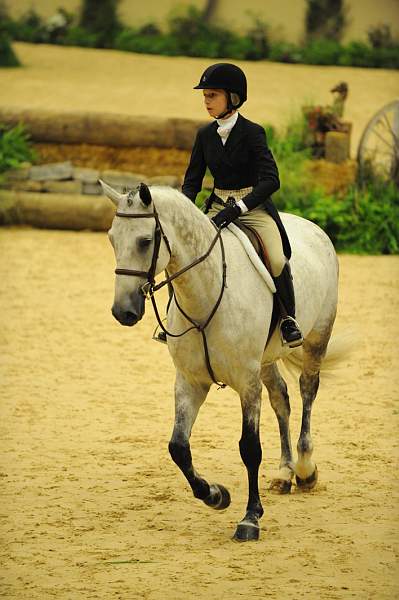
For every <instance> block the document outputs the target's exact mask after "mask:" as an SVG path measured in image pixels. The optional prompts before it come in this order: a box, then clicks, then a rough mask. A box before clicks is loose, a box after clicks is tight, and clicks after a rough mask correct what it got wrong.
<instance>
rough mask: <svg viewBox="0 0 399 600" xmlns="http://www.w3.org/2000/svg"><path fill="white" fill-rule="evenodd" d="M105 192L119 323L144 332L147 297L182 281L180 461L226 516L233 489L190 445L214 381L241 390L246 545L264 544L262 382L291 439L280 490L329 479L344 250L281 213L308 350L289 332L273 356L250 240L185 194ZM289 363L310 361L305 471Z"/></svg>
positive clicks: (175, 332)
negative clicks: (320, 418)
mask: <svg viewBox="0 0 399 600" xmlns="http://www.w3.org/2000/svg"><path fill="white" fill-rule="evenodd" d="M101 183H102V186H103V190H104V192H105V194H106V195H107V196H108V197H109V198H110V199H111V200H112V201H113V202H114V204H115V205H116V206H117V212H116V215H115V218H114V220H113V223H112V227H111V229H110V231H109V239H110V241H111V243H112V245H113V248H114V251H115V256H116V263H117V269H116V271H115V272H116V280H115V299H114V304H113V307H112V313H113V315H114V317H115V318H116V319H117V320H118V321H119V322H120V323H121V324H122V325H128V326H132V325H135V324H136V323H137V322H138V321H139V320H140V319H141V318H142V317H143V315H144V311H145V298H146V297H152V299H153V293H155V290H156V289H158V288H159V287H160V285H158V286H156V285H155V281H154V276H155V275H157V274H159V273H161V272H163V271H166V273H167V276H168V277H169V279H170V280H173V281H172V283H173V288H174V298H173V299H172V302H171V304H170V307H169V310H168V316H167V331H168V332H169V334H170V335H168V338H167V339H168V349H169V352H170V354H171V356H172V359H173V362H174V365H175V367H176V382H175V424H174V429H173V434H172V438H171V441H170V443H169V451H170V454H171V456H172V458H173V460H174V461H175V463H176V464H177V465H178V466H179V468H180V469H181V470H182V472H183V474H184V475H185V477H186V478H187V481H188V482H189V484H190V486H191V489H192V491H193V494H194V496H195V497H196V498H199V499H200V500H202V501H204V502H205V504H207V505H208V506H211V507H213V508H215V509H219V510H220V509H224V508H227V506H228V505H229V504H230V494H229V492H228V490H227V489H226V488H225V487H224V486H222V485H220V484H216V483H213V484H209V483H208V482H207V481H206V480H205V479H203V478H202V477H201V476H199V475H198V473H197V471H196V470H195V469H194V466H193V464H192V459H191V452H190V442H189V440H190V435H191V430H192V427H193V425H194V422H195V419H196V417H197V414H198V411H199V409H200V407H201V405H202V403H203V402H204V400H205V398H206V396H207V394H208V391H209V388H210V386H211V385H212V382H222V383H223V384H225V385H228V386H230V387H231V388H233V389H234V390H235V391H236V392H237V393H238V394H239V396H240V400H241V406H242V436H241V439H240V442H239V447H240V454H241V457H242V460H243V462H244V464H245V466H246V468H247V472H248V482H249V498H248V505H247V511H246V514H245V517H244V518H243V520H242V521H241V522H240V523H239V524H238V526H237V529H236V532H235V534H234V539H236V540H239V541H246V540H254V539H258V538H259V519H260V517H261V516H262V515H263V508H262V504H261V501H260V498H259V489H258V471H259V465H260V462H261V458H262V450H261V445H260V439H259V418H260V408H261V393H262V382H263V383H264V385H265V386H266V388H267V390H268V393H269V398H270V402H271V405H272V407H273V409H274V411H275V413H276V416H277V420H278V425H279V429H280V440H281V460H280V467H279V472H278V476H277V477H276V478H275V479H274V480H273V481H272V483H271V489H272V490H274V491H275V492H277V493H288V492H289V491H290V489H291V482H292V478H293V477H294V475H295V477H296V484H297V486H298V487H299V488H301V489H311V488H312V487H313V486H314V485H315V484H316V481H317V467H316V465H315V463H314V462H313V460H312V451H313V444H312V438H311V434H310V418H311V411H312V404H313V401H314V399H315V396H316V393H317V389H318V386H319V372H320V368H321V363H322V360H323V358H324V356H325V353H326V349H327V344H328V342H329V339H330V335H331V330H332V326H333V323H334V319H335V314H336V307H337V287H338V264H337V258H336V254H335V251H334V248H333V246H332V244H331V242H330V240H329V238H328V237H327V235H326V234H325V233H324V232H323V231H322V230H321V229H320V228H319V227H317V226H316V225H315V224H314V223H311V222H310V221H306V220H305V219H302V218H300V217H297V216H294V215H290V214H282V215H281V217H282V220H283V223H284V226H285V227H286V229H287V233H288V236H289V239H290V241H291V246H292V258H291V261H290V263H291V268H292V273H293V278H294V283H295V293H296V307H297V310H296V317H297V320H298V322H299V325H300V328H301V331H302V332H303V336H304V343H303V347H302V348H299V349H298V348H297V349H290V348H288V347H287V346H283V345H282V343H281V340H280V336H279V332H278V328H277V329H276V331H275V332H274V333H273V335H272V337H271V339H270V341H269V343H268V344H267V347H266V349H265V346H266V341H267V336H268V329H269V325H270V322H271V317H272V309H273V293H272V291H271V290H270V288H269V287H268V286H267V285H266V284H265V281H264V279H262V277H261V276H260V275H259V273H258V271H257V270H256V269H255V267H254V266H253V263H252V262H251V261H250V260H249V258H248V255H247V254H246V253H245V252H244V250H243V247H242V244H241V243H240V241H239V239H237V237H235V235H234V234H233V233H232V232H231V231H229V230H228V229H224V230H223V231H222V232H217V230H216V228H215V226H214V224H213V223H212V222H211V221H210V220H209V219H208V217H206V215H204V214H203V213H202V212H201V211H200V210H199V209H198V208H197V207H196V206H195V205H194V204H193V203H192V202H191V201H190V200H189V199H188V198H186V197H185V196H184V195H183V194H181V193H180V192H179V191H177V190H174V189H172V188H166V187H152V188H151V190H150V189H149V188H148V187H147V186H145V185H144V184H141V186H140V188H139V189H137V190H133V191H131V192H129V193H126V194H120V193H118V192H116V191H115V190H113V189H112V188H111V187H110V186H108V185H107V184H105V183H103V182H101ZM204 256H205V257H206V258H205V259H203V260H198V258H199V257H202V258H203V257H204ZM187 267H189V268H187ZM185 331H186V332H187V333H185V334H184V332H185ZM182 333H183V335H180V334H182ZM174 336H176V337H174ZM179 336H180V337H179ZM289 353H294V355H296V356H298V357H299V359H300V362H301V375H300V379H299V383H300V391H301V396H302V401H303V412H302V427H301V432H300V436H299V440H298V444H297V451H298V457H297V461H296V462H295V461H294V459H293V455H292V449H291V440H290V430H289V416H290V404H289V398H288V393H287V385H286V383H285V381H284V380H283V378H282V377H281V375H280V373H279V371H278V368H277V365H276V361H277V360H278V359H281V358H282V359H284V357H287V355H288V354H289Z"/></svg>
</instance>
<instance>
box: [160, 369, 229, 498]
mask: <svg viewBox="0 0 399 600" xmlns="http://www.w3.org/2000/svg"><path fill="white" fill-rule="evenodd" d="M209 387H210V386H209V385H208V384H207V385H199V384H196V385H194V384H191V383H189V382H188V381H187V380H186V379H185V378H184V377H183V376H182V375H181V374H179V373H177V376H176V383H175V424H174V428H173V434H172V438H171V440H170V442H169V452H170V455H171V457H172V459H173V460H174V462H175V463H176V464H177V466H178V467H179V468H180V470H181V471H182V473H183V475H184V476H185V478H186V479H187V481H188V483H189V484H190V487H191V489H192V491H193V494H194V497H195V498H198V499H199V500H202V501H203V502H205V504H207V505H208V506H211V507H212V508H215V509H217V510H222V509H224V508H227V507H228V506H229V504H230V494H229V492H228V490H227V489H226V488H225V487H224V486H222V485H220V484H217V483H213V484H209V483H208V482H207V481H206V480H205V479H203V478H202V477H200V476H199V475H198V473H197V472H196V470H195V469H194V466H193V462H192V458H191V450H190V436H191V430H192V428H193V425H194V422H195V420H196V418H197V415H198V411H199V409H200V408H201V405H202V404H203V402H204V400H205V398H206V396H207V393H208V391H209Z"/></svg>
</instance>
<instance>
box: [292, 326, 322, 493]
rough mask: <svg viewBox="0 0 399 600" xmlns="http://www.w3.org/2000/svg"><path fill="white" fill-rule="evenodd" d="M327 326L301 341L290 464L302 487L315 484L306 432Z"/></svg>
mask: <svg viewBox="0 0 399 600" xmlns="http://www.w3.org/2000/svg"><path fill="white" fill-rule="evenodd" d="M330 335H331V328H328V330H327V331H325V332H324V333H323V334H319V333H316V332H313V334H311V335H310V336H308V337H307V339H306V340H305V341H304V343H303V364H302V373H301V376H300V378H299V386H300V391H301V397H302V423H301V432H300V434H299V439H298V444H297V451H298V460H297V462H296V463H295V465H294V471H295V478H296V484H297V487H298V489H300V490H302V491H307V490H311V489H313V488H314V487H315V485H316V483H317V479H318V471H317V466H316V464H315V463H314V461H313V459H312V454H313V441H312V436H311V433H310V423H311V416H312V407H313V402H314V400H315V398H316V394H317V391H318V389H319V379H320V366H321V363H322V360H323V358H324V356H325V354H326V350H327V344H328V342H329V339H330Z"/></svg>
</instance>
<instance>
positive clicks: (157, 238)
mask: <svg viewBox="0 0 399 600" xmlns="http://www.w3.org/2000/svg"><path fill="white" fill-rule="evenodd" d="M153 206H154V210H153V212H151V213H144V214H140V213H124V212H119V211H116V213H115V216H116V217H122V218H125V219H148V218H154V219H155V232H154V250H153V253H152V258H151V264H150V268H149V270H148V271H136V270H134V269H121V268H116V269H115V274H116V275H131V276H133V277H145V278H146V280H147V281H146V282H145V283H144V285H142V286H141V288H140V292H141V293H142V295H143V296H144V298H145V299H146V300H148V299H151V303H152V306H153V309H154V313H155V316H156V319H157V321H158V325H159V326H160V328H161V329H162V331H164V332H165V333H166V335H168V336H170V337H182V336H183V335H185V334H186V333H188V332H189V331H191V330H193V329H196V330H197V331H198V332H200V333H201V335H202V342H203V346H204V354H205V362H206V366H207V369H208V373H209V375H210V377H211V379H212V381H213V382H214V383H216V385H218V386H219V387H221V388H224V387H226V384H225V383H220V382H219V381H217V379H216V378H215V375H214V373H213V370H212V366H211V363H210V358H209V350H208V343H207V340H206V335H205V329H206V327H207V326H208V325H209V323H210V322H211V321H212V319H213V317H214V315H215V313H216V311H217V309H218V308H219V305H220V303H221V301H222V298H223V293H224V289H225V287H226V269H227V266H226V260H225V251H224V244H223V239H222V236H221V233H222V230H221V229H217V227H216V225H215V228H216V229H217V232H216V235H215V237H214V238H213V240H212V242H211V245H210V246H209V248H208V250H207V251H206V252H205V254H203V255H202V256H200V257H199V258H196V259H195V260H193V261H192V262H191V263H190V264H188V265H187V266H186V267H183V268H182V269H180V270H179V271H177V272H176V273H174V274H173V275H169V274H168V272H167V271H165V272H166V275H167V277H166V278H165V279H164V280H163V281H161V282H160V283H158V284H156V285H155V272H156V267H157V262H158V258H159V250H160V247H161V241H162V239H163V240H164V242H165V245H166V248H167V250H168V252H169V256H172V251H171V247H170V243H169V240H168V238H167V236H166V234H165V232H164V230H163V228H162V224H161V221H160V220H159V215H158V213H157V210H156V208H155V205H154V203H153ZM218 240H219V242H220V250H221V254H222V285H221V289H220V293H219V296H218V298H217V300H216V303H215V305H214V307H213V308H212V310H211V312H210V314H209V316H208V318H207V319H206V321H205V322H204V323H203V324H201V323H197V322H196V321H194V319H192V318H191V317H190V316H189V315H188V314H187V313H186V312H185V311H184V310H183V309H182V307H181V306H180V305H179V303H178V301H177V298H176V295H175V303H176V306H177V308H178V309H179V311H180V312H181V313H182V315H183V316H184V317H185V318H186V319H187V321H189V322H190V323H191V327H188V328H187V329H186V330H184V331H182V332H181V333H171V332H170V331H168V330H167V329H166V328H165V327H164V325H163V323H162V321H161V317H160V315H159V311H158V307H157V304H156V301H155V295H154V294H155V292H157V291H158V290H160V289H161V288H163V287H164V286H165V285H167V284H171V282H172V281H173V280H174V279H177V277H180V275H183V273H186V272H187V271H189V270H190V269H192V268H193V267H195V266H196V265H198V264H200V263H201V262H202V261H204V260H205V259H206V258H208V256H209V255H210V253H211V252H212V250H213V248H214V246H215V244H216V242H217V241H218Z"/></svg>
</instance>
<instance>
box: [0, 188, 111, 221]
mask: <svg viewBox="0 0 399 600" xmlns="http://www.w3.org/2000/svg"><path fill="white" fill-rule="evenodd" d="M114 214H115V206H114V205H113V204H112V202H111V201H110V200H109V199H108V198H106V197H105V196H83V195H79V194H42V193H35V192H18V191H11V190H1V191H0V225H17V224H19V225H21V224H23V225H32V226H33V227H43V228H47V229H71V230H77V231H78V230H81V229H91V230H93V231H106V230H108V229H109V228H110V226H111V223H112V219H113V217H114Z"/></svg>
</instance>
